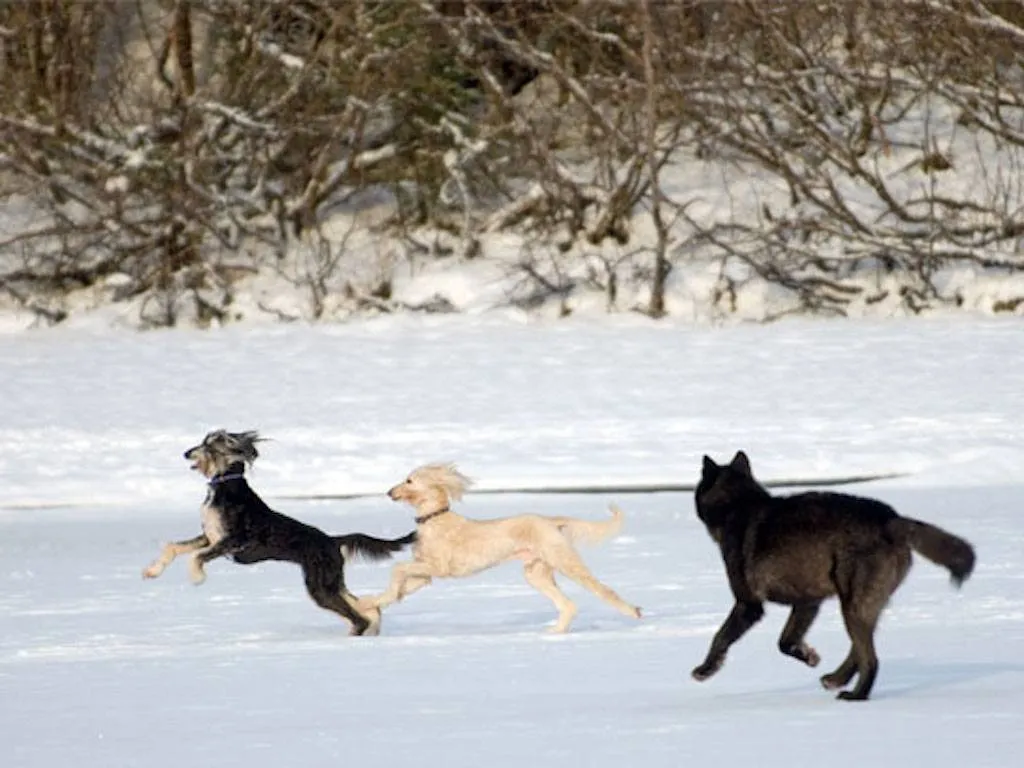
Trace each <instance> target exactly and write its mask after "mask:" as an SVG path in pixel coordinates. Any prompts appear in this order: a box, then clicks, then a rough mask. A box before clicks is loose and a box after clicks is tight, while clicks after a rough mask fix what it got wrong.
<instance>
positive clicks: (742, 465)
mask: <svg viewBox="0 0 1024 768" xmlns="http://www.w3.org/2000/svg"><path fill="white" fill-rule="evenodd" d="M729 467H730V468H732V469H735V470H736V471H737V472H742V473H743V474H744V475H746V476H747V477H753V476H754V473H753V472H752V471H751V469H750V459H748V458H747V454H745V453H744V452H743V451H736V455H735V456H733V457H732V461H730V462H729Z"/></svg>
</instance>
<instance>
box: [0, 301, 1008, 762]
mask: <svg viewBox="0 0 1024 768" xmlns="http://www.w3.org/2000/svg"><path fill="white" fill-rule="evenodd" d="M1022 350H1024V326H1022V325H1021V323H1020V320H1019V319H1016V320H1013V319H1006V320H981V319H975V318H963V317H961V318H958V319H956V320H953V319H950V318H934V319H929V320H914V321H908V320H890V321H867V320H862V321H855V322H852V321H836V322H799V321H791V322H785V323H782V324H778V325H772V326H760V325H758V326H745V325H734V326H731V327H728V328H719V329H714V328H693V327H684V326H680V325H674V324H671V323H651V322H648V321H645V320H642V319H640V318H630V317H616V318H610V319H608V321H607V322H595V321H593V320H591V321H589V322H587V323H582V322H575V321H572V320H569V321H563V322H558V323H551V324H548V323H544V322H517V321H516V320H515V319H513V318H510V317H494V316H489V317H487V318H483V317H478V318H466V317H462V318H458V319H454V318H447V319H432V320H424V319H416V318H409V317H407V318H392V319H382V320H377V321H373V322H362V323H354V324H349V325H345V326H332V325H320V326H317V327H306V326H299V325H289V326H274V327H262V328H260V327H256V328H228V329H224V330H218V331H211V332H205V333H204V332H190V331H167V332H152V333H147V334H132V333H124V332H110V331H106V332H94V331H88V330H74V329H55V330H51V331H45V332H43V331H41V332H35V333H29V334H17V335H9V336H0V585H2V586H0V745H2V746H0V764H2V765H3V766H5V768H36V767H39V768H55V767H57V766H74V768H111V767H113V766H135V765H146V766H147V768H158V767H162V766H178V765H188V764H199V765H208V766H246V767H247V768H260V767H262V766H268V767H272V768H281V766H300V765H301V766H337V765H346V764H359V765H368V766H412V765H422V766H435V765H445V766H457V767H461V766H467V768H468V767H469V766H474V767H475V766H495V767H498V768H503V767H504V766H513V765H516V766H519V765H524V764H527V765H543V766H565V765H580V766H599V767H603V766H623V765H625V766H679V765H690V764H693V765H701V766H707V765H724V766H733V765H736V766H740V765H743V766H751V765H757V766H766V768H772V767H773V766H776V765H777V766H804V765H821V764H824V765H827V766H829V767H830V768H833V767H840V766H863V765H873V766H888V765H899V766H916V765H928V766H929V767H930V768H942V767H943V766H956V767H957V768H962V766H972V768H974V767H977V766H1012V765H1016V764H1017V763H1018V761H1019V756H1020V754H1021V753H1022V749H1024V662H1022V658H1024V654H1022V651H1024V588H1022V587H1024V515H1022V513H1021V501H1022V498H1024V470H1022V466H1024V450H1022V448H1021V441H1020V437H1019V435H1020V426H1019V425H1020V417H1021V414H1022V413H1024V356H1022V355H1021V351H1022ZM222 426H223V427H227V428H230V429H246V428H258V429H260V430H262V431H263V432H264V433H265V434H266V435H267V436H268V437H270V438H272V440H271V441H268V442H266V443H263V444H262V445H261V453H262V456H261V458H260V459H259V460H258V462H257V463H256V466H255V469H254V471H253V472H252V477H251V482H252V485H253V487H254V488H255V489H256V490H257V491H258V492H259V493H260V494H261V495H263V496H264V497H265V498H266V499H267V500H268V502H270V503H271V504H272V505H273V506H274V507H275V508H278V509H280V510H281V511H283V512H286V513H289V514H292V515H293V516H296V517H299V518H301V519H303V520H306V521H308V522H310V523H313V524H315V525H318V526H320V527H322V528H324V529H325V530H329V531H331V532H334V533H343V532H349V531H364V532H367V533H371V534H377V535H386V536H394V535H399V534H401V533H404V532H405V531H406V530H408V527H409V526H410V524H411V515H410V513H409V510H408V509H406V508H404V507H401V506H398V505H395V504H393V503H391V502H389V501H388V500H387V499H386V498H385V497H384V496H383V491H384V490H385V489H386V488H387V487H388V486H389V485H391V484H392V483H394V482H395V481H397V480H399V479H401V477H402V476H403V474H404V473H405V472H406V471H408V469H410V468H411V467H413V466H415V465H417V464H419V463H422V462H426V461H431V460H454V461H457V462H458V463H459V465H460V467H461V468H462V469H463V470H464V471H465V472H467V473H468V474H470V475H471V476H473V477H475V478H477V479H478V481H479V487H481V488H503V487H527V488H528V487H535V486H574V485H584V484H586V485H599V486H610V485H616V484H639V483H673V484H678V483H692V482H694V481H695V480H696V479H697V475H698V472H699V462H700V457H701V455H702V454H703V453H709V454H711V455H713V456H714V457H716V458H718V459H719V460H724V459H728V458H729V457H731V455H732V453H733V452H734V451H735V450H736V449H738V448H743V449H745V450H747V451H748V453H749V454H750V456H751V458H752V461H753V464H754V469H755V472H756V473H757V474H758V475H759V476H760V477H761V478H762V479H764V480H774V479H791V480H792V479H805V478H806V479H815V478H817V479H827V478H830V477H843V476H850V475H861V474H876V473H878V474H890V473H895V474H899V475H901V476H900V477H897V478H894V479H890V480H885V481H877V482H871V483H862V484H857V485H854V486H850V487H849V488H848V490H849V491H851V492H855V493H860V494H865V495H870V496H874V497H877V498H881V499H883V500H885V501H886V502H889V503H891V504H893V505H894V506H895V507H896V508H897V509H898V510H899V511H900V512H902V513H903V514H906V515H910V516H913V517H917V518H920V519H924V520H928V521H930V522H933V523H935V524H938V525H941V526H943V527H945V528H947V529H948V530H951V531H953V532H955V533H958V534H960V535H962V536H964V537H966V538H968V539H969V540H970V541H972V543H974V544H975V546H976V548H977V551H978V556H979V565H978V568H977V570H976V572H975V574H974V576H973V577H972V578H971V580H969V581H968V582H967V583H966V584H965V585H964V588H963V589H962V590H961V591H956V590H954V589H952V588H951V587H950V585H949V583H948V575H947V574H946V573H945V572H944V571H943V570H941V569H939V568H937V567H935V566H933V565H931V564H930V563H927V562H926V561H923V560H922V559H920V558H917V563H916V565H915V567H914V569H913V570H912V571H911V575H910V577H909V578H908V579H907V581H906V582H905V584H904V585H903V587H902V588H901V590H900V591H899V592H897V594H896V596H895V597H894V599H893V601H892V603H891V605H890V608H889V610H888V612H887V613H886V615H885V618H884V619H883V623H882V626H881V628H880V630H879V634H878V647H879V654H880V657H881V671H880V674H879V678H878V681H877V683H876V686H875V690H874V694H873V698H872V701H870V702H868V703H866V704H849V703H844V702H837V701H835V700H834V698H833V695H832V694H830V693H827V692H825V691H823V690H822V689H821V688H820V686H819V685H818V683H817V677H818V675H820V674H821V673H822V672H823V671H828V670H830V669H831V668H833V667H834V666H836V665H837V664H838V662H839V661H840V660H841V659H842V657H843V656H844V655H845V653H846V650H847V647H848V641H847V639H846V636H845V633H844V631H843V630H842V626H841V622H840V620H839V618H838V614H837V611H836V606H835V604H834V603H831V604H829V605H828V607H827V608H826V610H824V611H823V612H822V615H821V617H820V618H819V620H818V622H817V624H816V625H815V627H814V628H813V629H812V630H811V633H810V636H809V640H810V642H811V643H812V644H813V645H815V646H816V647H817V649H818V650H819V651H820V653H821V655H822V657H823V661H822V665H821V667H819V668H818V669H816V670H810V669H808V668H806V667H804V666H802V665H800V664H799V663H797V662H795V661H793V660H792V659H789V658H787V657H784V656H783V655H782V654H780V653H779V652H778V650H777V649H776V638H777V635H778V632H779V631H780V630H781V627H782V624H783V622H784V620H785V616H786V611H785V610H784V609H783V608H781V607H769V610H768V614H767V616H766V618H765V620H764V621H763V622H762V623H761V625H759V626H758V627H756V628H754V629H753V630H752V631H751V632H750V633H749V634H748V635H747V637H745V638H744V639H743V640H741V641H740V642H739V643H738V644H737V645H736V646H735V647H734V648H733V650H732V652H731V653H730V656H729V660H728V662H727V663H726V665H725V667H724V668H723V670H722V671H721V672H720V673H719V674H718V675H717V676H716V677H714V678H713V679H711V680H710V681H708V682H705V683H702V684H698V683H696V682H694V681H693V680H692V679H691V678H690V677H689V671H690V669H691V668H692V667H693V666H695V665H696V664H697V663H699V662H700V661H701V659H702V658H703V655H704V653H705V652H706V650H707V646H708V643H709V642H710V639H711V635H712V634H713V633H714V631H715V629H716V628H717V627H718V625H719V623H720V622H721V621H722V619H723V618H724V617H725V614H726V613H727V611H728V609H729V607H730V603H731V600H730V595H729V590H728V586H727V583H726V579H725V574H724V571H723V568H722V565H721V562H720V559H719V555H718V553H717V549H716V548H715V546H714V544H713V542H712V541H711V540H710V539H709V538H708V536H707V534H706V533H705V532H704V530H703V528H702V526H701V525H700V523H699V521H698V520H697V519H696V516H695V514H694V510H693V499H692V496H691V494H689V493H643V494H624V493H623V494H616V493H612V492H599V493H595V494H592V495H550V494H549V495H524V494H509V495H496V496H488V495H472V494H471V495H469V496H468V497H467V498H466V499H465V500H464V502H463V503H462V504H461V506H460V510H461V511H462V512H463V513H465V514H467V515H469V516H474V517H479V518H488V517H494V516H499V515H507V514H514V513H518V512H526V511H533V512H540V513H545V514H572V515H576V516H579V517H585V518H590V519H594V518H598V517H602V516H604V515H605V514H606V506H607V503H608V502H610V501H616V502H617V503H619V504H620V505H621V506H623V508H624V509H625V511H626V513H627V522H626V526H625V530H624V531H623V533H622V534H621V535H620V536H618V537H617V538H615V539H613V540H612V541H610V542H605V543H604V544H602V545H599V546H597V547H592V548H587V549H585V550H583V551H582V554H583V555H584V558H585V560H586V561H587V563H588V564H589V565H590V566H591V568H592V569H593V571H594V573H595V574H596V575H597V576H598V577H599V578H601V579H602V580H603V581H605V582H606V583H608V584H609V585H611V586H612V587H613V588H615V589H616V590H617V591H618V592H620V594H622V595H623V596H624V597H625V598H626V599H627V600H629V601H631V602H635V603H637V604H639V605H641V606H642V607H643V608H644V614H645V615H644V618H643V620H642V621H640V622H635V621H631V620H629V619H626V618H624V617H622V616H620V615H619V614H617V613H614V612H612V611H611V610H610V609H609V608H608V607H607V606H606V605H604V604H603V603H599V602H598V601H597V600H595V599H594V598H593V597H591V596H590V595H589V594H586V593H583V592H581V590H579V589H578V588H576V587H575V586H574V585H572V584H568V585H564V587H565V589H566V591H567V592H568V593H569V594H570V596H572V597H573V598H574V599H576V600H577V602H578V603H579V606H580V614H579V617H578V618H577V621H576V623H575V625H574V629H573V631H572V632H571V633H570V634H568V635H565V636H559V637H556V636H551V635H547V634H545V632H544V630H545V628H546V626H547V625H549V624H550V623H551V621H552V620H553V618H554V616H553V610H552V608H551V606H550V604H549V603H548V601H547V600H546V599H544V598H542V597H540V596H538V595H537V594H536V593H534V592H533V591H532V590H531V589H530V588H529V587H528V586H527V585H526V583H525V581H524V580H523V577H522V571H521V567H516V566H515V565H505V566H500V567H498V568H496V569H494V570H492V571H489V572H487V573H485V574H482V575H479V576H477V577H473V578H470V579H465V580H460V581H442V582H437V583H435V584H434V585H432V586H431V587H429V588H427V589H425V590H423V591H421V592H418V593H417V594H415V595H413V596H411V597H410V598H409V599H408V600H407V601H405V602H403V603H400V604H398V605H396V606H394V607H392V609H390V610H389V611H388V613H387V614H386V615H385V619H384V630H383V634H382V636H381V637H378V638H349V637H348V636H347V634H346V632H347V628H346V627H344V626H342V625H341V623H340V622H339V621H338V620H337V618H336V617H334V616H333V615H331V614H328V613H326V612H324V611H321V610H320V609H318V608H316V607H315V606H314V605H313V604H312V603H311V602H310V601H309V599H308V598H307V597H306V596H305V593H304V590H303V588H302V583H301V579H300V577H299V574H298V572H297V570H296V569H295V568H294V566H291V565H287V564H279V563H267V564H261V565H256V566H250V567H242V566H238V565H235V564H232V563H229V562H226V561H216V562H214V563H212V564H211V565H210V566H209V568H208V572H209V578H208V580H207V582H206V583H205V584H204V585H203V586H201V587H198V588H197V587H194V586H192V585H191V584H190V583H189V582H188V579H187V576H186V572H185V568H184V564H183V563H181V562H177V563H175V564H173V565H172V566H171V567H170V568H168V570H167V571H166V572H165V573H164V575H163V576H162V577H161V578H160V579H158V580H155V581H150V582H147V581H143V580H142V579H141V569H142V567H143V566H145V565H146V564H147V563H148V562H149V561H150V560H152V559H153V557H154V556H155V555H156V554H157V552H158V550H159V547H160V544H161V543H162V542H163V541H166V540H169V539H175V538H185V537H189V536H192V535H194V534H195V533H196V532H197V530H198V505H199V502H200V501H201V500H202V497H203V494H204V491H205V489H204V486H203V483H202V479H201V478H199V477H198V476H196V475H195V474H192V473H189V471H188V466H187V463H186V462H185V460H184V459H183V458H182V456H181V453H182V451H183V450H184V449H185V448H187V447H189V446H190V445H192V444H194V443H196V442H197V441H198V440H199V439H200V438H201V437H202V435H203V433H204V432H205V431H207V430H208V429H212V428H215V427H222ZM344 493H368V494H371V495H369V496H367V497H365V498H361V499H357V500H350V501H338V500H333V501H330V500H328V501H311V500H302V499H298V498H294V497H297V496H310V495H317V494H344ZM404 557H405V556H404V555H403V556H400V559H401V558H404ZM388 571H389V565H387V564H374V565H366V564H354V565H351V566H350V567H349V569H348V580H349V585H350V587H351V588H352V589H353V590H354V591H356V592H357V593H359V594H368V593H372V592H376V591H378V590H380V589H382V588H383V587H384V585H385V584H386V582H387V578H388Z"/></svg>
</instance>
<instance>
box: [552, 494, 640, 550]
mask: <svg viewBox="0 0 1024 768" xmlns="http://www.w3.org/2000/svg"><path fill="white" fill-rule="evenodd" d="M608 508H609V509H610V510H611V513H612V517H611V519H610V520H601V521H593V520H578V519H577V518H575V517H552V518H551V522H553V523H554V524H555V526H556V527H557V528H558V530H559V531H561V532H562V533H563V534H565V536H566V538H568V539H569V540H570V541H579V542H585V543H587V544H597V543H598V542H600V541H604V540H605V539H610V538H611V537H612V536H616V535H618V533H619V531H621V530H622V521H623V518H624V515H623V514H622V510H621V509H619V507H618V506H617V505H615V504H609V505H608Z"/></svg>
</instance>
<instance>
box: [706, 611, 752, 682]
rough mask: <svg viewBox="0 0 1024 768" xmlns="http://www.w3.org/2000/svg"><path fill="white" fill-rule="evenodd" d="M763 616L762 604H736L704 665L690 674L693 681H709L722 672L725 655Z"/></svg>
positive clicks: (712, 645) (709, 650) (716, 637)
mask: <svg viewBox="0 0 1024 768" xmlns="http://www.w3.org/2000/svg"><path fill="white" fill-rule="evenodd" d="M762 616H764V606H763V605H762V604H761V603H739V602H738V603H736V604H735V605H734V606H733V607H732V610H731V611H730V612H729V615H728V616H727V617H726V619H725V622H724V623H723V624H722V627H721V629H719V630H718V632H716V633H715V638H714V640H712V641H711V648H710V649H708V655H707V658H705V659H704V663H703V664H701V665H700V666H699V667H696V668H694V670H693V672H691V673H690V674H691V675H693V679H694V680H700V681H703V680H707V679H708V678H709V677H711V676H712V675H713V674H715V672H717V671H718V670H720V669H721V668H722V664H724V663H725V654H726V653H727V652H728V651H729V646H731V645H732V644H733V643H735V642H736V641H737V640H739V639H740V638H741V637H743V635H745V634H746V633H747V630H748V629H750V628H751V627H752V626H754V625H755V624H757V622H759V621H760V620H761V617H762Z"/></svg>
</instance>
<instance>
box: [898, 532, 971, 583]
mask: <svg viewBox="0 0 1024 768" xmlns="http://www.w3.org/2000/svg"><path fill="white" fill-rule="evenodd" d="M891 525H894V526H895V527H896V528H897V529H898V530H899V531H900V532H901V533H902V534H903V535H904V536H906V537H907V543H908V544H910V546H911V548H912V549H913V550H914V551H915V552H917V553H919V554H921V555H923V556H924V557H927V558H928V559H929V560H931V561H932V562H933V563H935V564H936V565H941V566H943V567H944V568H948V569H949V574H950V577H951V578H952V580H953V583H954V584H955V585H956V586H958V587H959V586H960V585H961V584H963V583H964V582H965V581H967V577H968V576H970V575H971V571H973V570H974V547H972V546H971V545H970V544H968V543H967V542H966V541H964V540H963V539H961V538H960V537H959V536H954V535H953V534H951V533H947V532H946V531H944V530H942V529H941V528H938V527H936V526H934V525H931V524H930V523H922V522H921V521H920V520H914V519H913V518H909V517H899V518H897V519H895V520H893V522H892V523H891Z"/></svg>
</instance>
